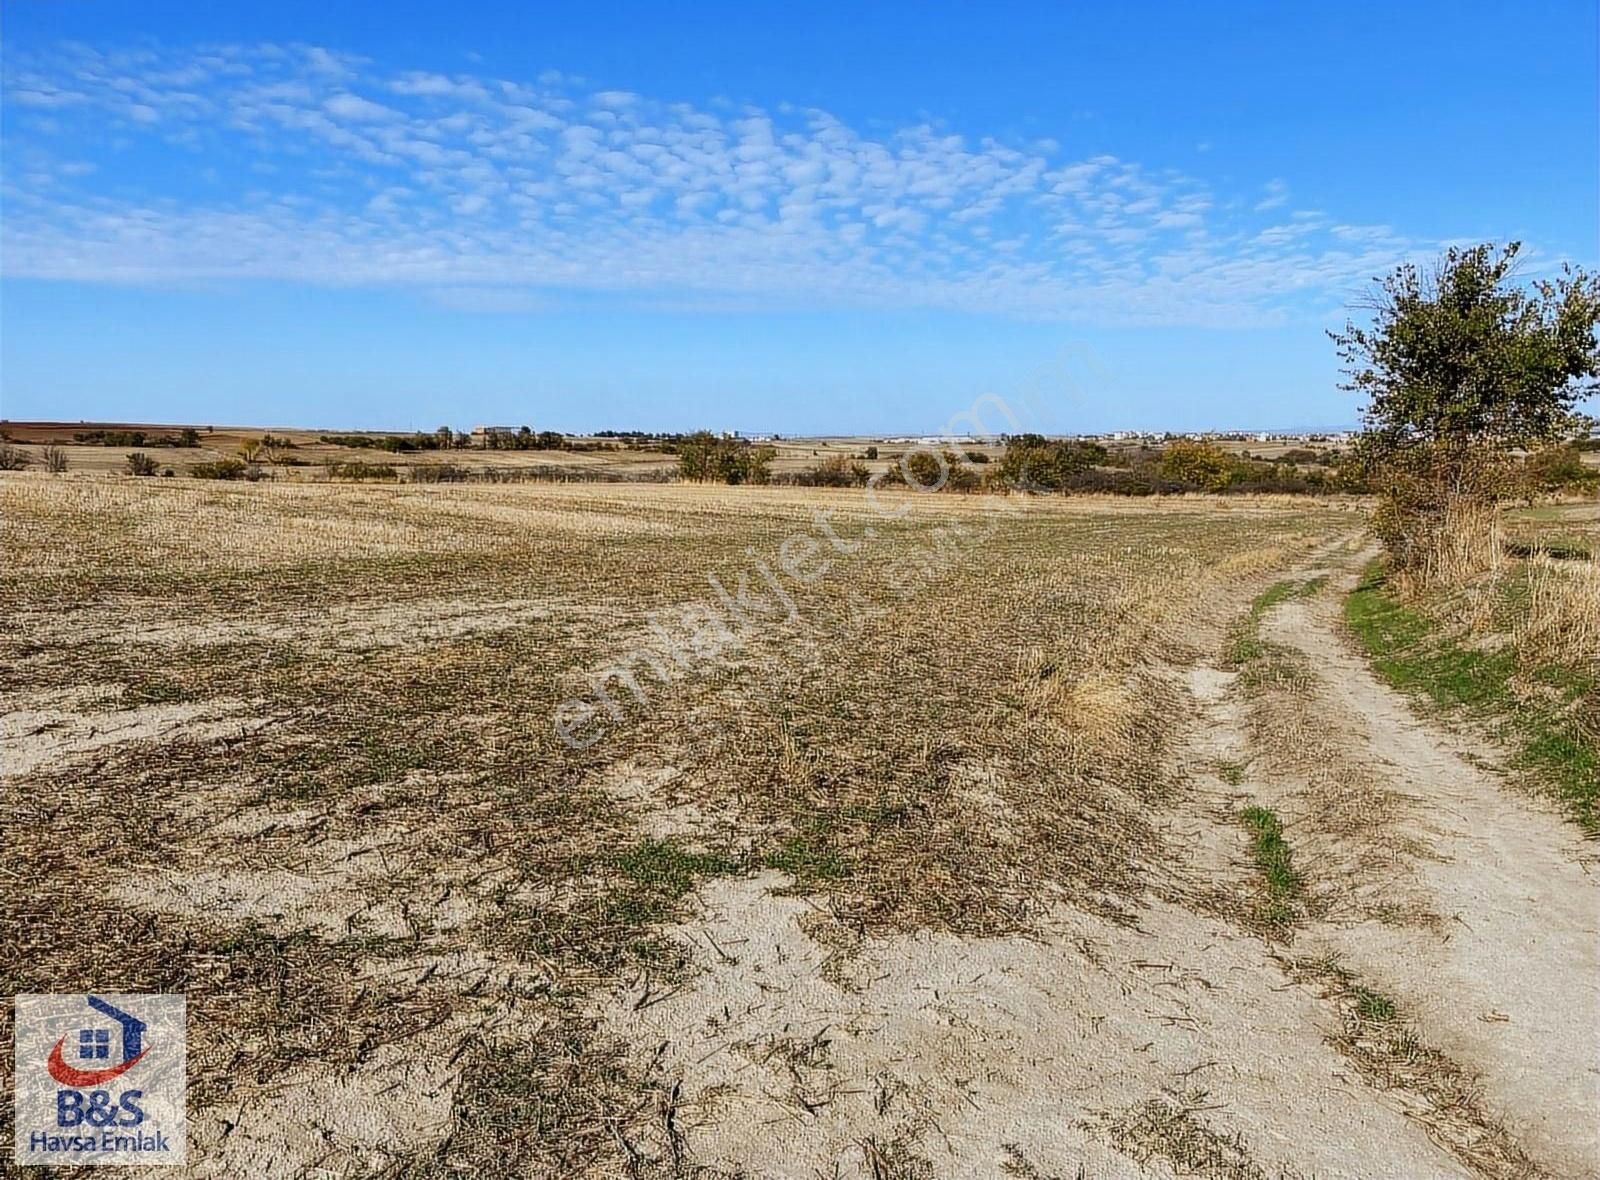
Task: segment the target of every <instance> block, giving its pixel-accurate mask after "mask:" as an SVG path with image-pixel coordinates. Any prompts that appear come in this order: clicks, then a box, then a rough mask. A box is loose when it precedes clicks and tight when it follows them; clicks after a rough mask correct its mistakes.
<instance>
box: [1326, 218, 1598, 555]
mask: <svg viewBox="0 0 1600 1180" xmlns="http://www.w3.org/2000/svg"><path fill="white" fill-rule="evenodd" d="M1520 249H1521V247H1520V244H1519V243H1517V242H1512V243H1510V244H1508V245H1506V246H1505V247H1503V248H1500V249H1496V248H1495V247H1494V246H1493V245H1490V244H1485V245H1480V246H1473V247H1470V248H1466V249H1462V248H1451V249H1450V250H1448V251H1446V253H1445V254H1444V256H1443V257H1442V258H1441V259H1440V260H1439V261H1438V262H1437V263H1436V264H1435V265H1434V266H1433V267H1432V268H1428V269H1424V268H1421V267H1418V266H1416V265H1415V264H1412V263H1407V264H1405V265H1403V266H1401V267H1399V268H1398V269H1396V270H1395V271H1394V272H1393V273H1391V274H1390V275H1389V276H1388V277H1387V278H1385V279H1382V280H1380V281H1379V282H1378V283H1377V285H1376V287H1375V288H1374V290H1373V292H1372V294H1371V296H1370V297H1369V298H1368V299H1367V301H1366V302H1365V304H1364V306H1365V308H1366V310H1368V311H1369V312H1370V313H1371V317H1372V319H1371V323H1370V325H1368V326H1366V327H1360V326H1357V325H1356V324H1354V323H1346V325H1345V329H1344V331H1343V332H1330V333H1329V335H1330V337H1331V338H1332V339H1333V342H1334V344H1335V346H1336V347H1337V349H1338V352H1339V357H1340V359H1341V360H1342V361H1343V362H1344V364H1345V375H1346V378H1347V380H1346V382H1345V384H1344V386H1343V388H1345V389H1348V390H1352V391H1354V392H1357V393H1360V394H1363V395H1365V397H1366V399H1367V404H1366V406H1365V407H1364V409H1363V411H1362V414H1363V419H1364V430H1363V432H1362V436H1361V438H1360V440H1359V442H1358V445H1357V448H1356V458H1357V461H1358V466H1359V469H1360V473H1361V475H1362V476H1363V477H1364V478H1365V479H1366V480H1367V481H1368V482H1369V483H1370V484H1371V485H1372V486H1373V487H1374V488H1375V489H1376V490H1377V491H1378V492H1379V495H1380V502H1379V509H1378V514H1377V518H1376V524H1377V528H1378V533H1379V536H1380V538H1381V539H1382V540H1383V541H1384V543H1385V545H1386V546H1387V548H1388V549H1389V552H1390V556H1391V559H1392V560H1394V562H1395V563H1396V564H1397V565H1398V566H1400V567H1401V568H1403V569H1408V570H1413V571H1415V570H1418V569H1419V568H1421V567H1423V566H1425V565H1426V564H1427V563H1428V561H1429V559H1430V556H1431V555H1433V554H1434V553H1436V551H1437V549H1438V546H1439V544H1440V542H1441V541H1444V540H1448V541H1450V542H1451V543H1452V544H1455V545H1456V546H1457V548H1459V544H1458V543H1459V540H1460V538H1459V537H1457V536H1451V535H1450V534H1452V532H1453V531H1458V530H1459V529H1460V528H1461V527H1465V526H1463V525H1461V524H1460V523H1459V522H1460V521H1465V520H1469V519H1470V520H1475V521H1483V520H1486V519H1491V517H1490V516H1489V515H1488V514H1487V513H1486V512H1485V511H1484V506H1485V505H1492V504H1493V502H1494V501H1495V500H1496V499H1498V498H1500V497H1501V496H1502V495H1504V494H1506V492H1507V491H1509V490H1510V489H1511V487H1512V486H1513V481H1512V480H1511V478H1510V472H1511V460H1512V453H1513V452H1515V451H1518V450H1533V449H1536V448H1539V447H1542V446H1547V445H1549V444H1552V443H1559V442H1562V441H1565V440H1567V439H1570V438H1572V437H1574V436H1575V435H1576V434H1577V433H1578V432H1579V431H1580V430H1581V429H1582V428H1583V427H1584V425H1585V424H1586V422H1587V419H1586V418H1585V417H1584V416H1583V415H1582V414H1580V413H1579V412H1578V407H1579V405H1580V403H1581V402H1582V400H1583V399H1584V398H1585V397H1586V396H1588V395H1589V394H1590V393H1592V392H1593V391H1594V390H1595V389H1596V388H1597V387H1600V383H1597V380H1596V379H1597V378H1600V342H1597V341H1596V338H1595V329H1596V325H1597V324H1600V277H1596V278H1592V277H1590V276H1588V275H1585V274H1584V273H1583V272H1582V271H1580V270H1573V269H1572V268H1570V267H1564V268H1563V270H1562V272H1561V274H1560V276H1559V277H1557V278H1554V279H1547V280H1541V281H1538V282H1533V283H1518V282H1517V281H1516V275H1515V264H1516V259H1517V255H1518V253H1519V251H1520Z"/></svg>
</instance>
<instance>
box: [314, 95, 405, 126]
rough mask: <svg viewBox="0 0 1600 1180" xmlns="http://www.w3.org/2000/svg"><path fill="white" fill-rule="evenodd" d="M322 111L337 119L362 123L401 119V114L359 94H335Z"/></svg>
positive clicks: (323, 106)
mask: <svg viewBox="0 0 1600 1180" xmlns="http://www.w3.org/2000/svg"><path fill="white" fill-rule="evenodd" d="M322 109H323V110H325V111H327V112H328V114H330V115H332V116H333V117H334V118H336V119H354V120H356V121H358V122H362V123H381V122H385V121H387V120H390V119H398V118H399V117H400V115H399V112H397V111H394V110H391V109H390V108H389V107H386V106H384V105H383V104H382V103H376V102H373V101H372V100H371V99H366V98H362V97H361V96H360V95H358V94H335V95H334V96H333V97H332V98H329V99H328V100H326V101H325V102H324V103H323V104H322Z"/></svg>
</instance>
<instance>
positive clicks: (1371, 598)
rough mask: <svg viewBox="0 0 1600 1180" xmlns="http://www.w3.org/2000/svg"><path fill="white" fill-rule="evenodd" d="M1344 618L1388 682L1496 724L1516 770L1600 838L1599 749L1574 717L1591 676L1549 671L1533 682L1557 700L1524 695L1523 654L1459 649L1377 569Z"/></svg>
mask: <svg viewBox="0 0 1600 1180" xmlns="http://www.w3.org/2000/svg"><path fill="white" fill-rule="evenodd" d="M1344 615H1345V621H1346V622H1347V623H1348V624H1349V625H1350V629H1351V630H1352V631H1353V632H1355V635H1356V637H1357V638H1358V639H1359V640H1360V641H1361V644H1362V646H1363V647H1365V649H1366V651H1367V654H1368V656H1369V657H1371V659H1372V665H1373V668H1374V669H1375V670H1376V671H1377V673H1378V675H1379V676H1381V677H1383V679H1384V680H1385V681H1387V682H1388V683H1389V684H1390V685H1392V686H1393V687H1395V688H1398V689H1401V690H1402V691H1405V692H1411V693H1415V694H1418V695H1420V696H1423V697H1425V698H1426V699H1428V700H1429V701H1431V702H1432V703H1433V704H1434V705H1435V706H1436V707H1438V708H1439V709H1441V710H1444V711H1446V712H1450V711H1461V712H1465V713H1467V714H1469V715H1471V716H1473V717H1475V718H1477V719H1480V720H1485V721H1489V722H1491V723H1493V724H1494V725H1495V726H1496V727H1497V728H1498V730H1499V732H1500V734H1501V736H1502V738H1503V740H1505V741H1506V742H1507V744H1508V745H1510V746H1511V748H1512V750H1513V753H1514V756H1515V764H1516V766H1517V767H1518V768H1520V769H1523V770H1527V771H1529V772H1531V773H1532V774H1533V776H1534V777H1535V778H1536V779H1537V780H1538V781H1540V782H1541V783H1543V784H1545V785H1546V786H1548V787H1549V788H1550V789H1551V790H1553V791H1554V792H1555V794H1556V795H1557V796H1558V797H1559V798H1560V799H1561V800H1562V801H1563V802H1564V803H1565V804H1566V805H1567V808H1568V810H1569V811H1570V813H1571V814H1572V816H1573V818H1574V819H1575V820H1577V822H1578V823H1580V824H1582V825H1583V827H1584V828H1586V829H1587V830H1589V831H1591V832H1593V831H1600V749H1597V748H1596V744H1595V740H1594V738H1593V736H1592V735H1590V734H1588V733H1586V732H1585V730H1584V729H1583V727H1582V725H1581V724H1580V722H1579V721H1577V720H1576V719H1575V718H1573V717H1572V716H1571V714H1570V711H1569V707H1570V706H1571V705H1573V703H1574V702H1577V701H1578V700H1580V698H1582V697H1584V696H1586V695H1588V694H1591V693H1593V692H1594V690H1595V682H1594V678H1593V676H1592V675H1590V674H1588V673H1586V672H1584V671H1582V670H1580V669H1577V668H1570V667H1565V666H1559V665H1546V666H1544V667H1541V668H1540V669H1538V670H1537V672H1536V673H1535V674H1534V676H1533V679H1534V680H1535V681H1536V682H1538V683H1540V684H1542V685H1545V686H1546V687H1548V688H1550V689H1552V690H1553V693H1552V694H1551V695H1552V699H1549V700H1533V699H1529V698H1528V697H1526V696H1523V695H1519V693H1518V692H1517V689H1516V684H1515V681H1514V677H1515V674H1516V671H1517V655H1516V652H1515V651H1513V650H1511V649H1510V648H1504V649H1501V650H1499V651H1479V650H1476V649H1474V648H1468V647H1464V646H1462V645H1461V644H1459V643H1457V642H1455V641H1454V640H1453V639H1451V638H1450V637H1449V636H1448V635H1446V634H1444V633H1443V631H1442V628H1441V627H1440V626H1439V624H1438V623H1436V622H1435V621H1434V620H1433V619H1432V618H1430V617H1429V616H1428V615H1427V614H1426V613H1424V612H1423V611H1422V610H1419V609H1417V608H1416V607H1413V606H1409V605H1407V604H1406V603H1403V602H1401V601H1400V600H1399V598H1398V597H1397V596H1396V595H1395V594H1394V593H1393V592H1392V591H1391V590H1390V588H1389V586H1388V585H1387V583H1386V581H1385V578H1384V571H1383V567H1382V565H1381V563H1377V562H1374V563H1373V565H1371V566H1369V567H1368V569H1367V572H1366V576H1365V577H1363V579H1362V581H1361V584H1360V585H1359V586H1358V587H1357V588H1356V589H1355V590H1354V591H1352V592H1351V594H1350V596H1349V597H1348V598H1347V599H1346V600H1345V608H1344Z"/></svg>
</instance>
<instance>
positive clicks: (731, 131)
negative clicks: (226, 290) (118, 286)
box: [3, 45, 1431, 326]
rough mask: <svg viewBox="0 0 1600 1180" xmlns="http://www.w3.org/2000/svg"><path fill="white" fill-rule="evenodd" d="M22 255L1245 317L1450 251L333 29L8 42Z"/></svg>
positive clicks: (632, 296) (447, 286)
mask: <svg viewBox="0 0 1600 1180" xmlns="http://www.w3.org/2000/svg"><path fill="white" fill-rule="evenodd" d="M6 66H7V69H6V73H5V86H4V93H3V99H4V105H5V115H6V120H7V128H8V139H9V140H10V144H9V147H10V150H9V151H8V152H7V153H6V158H5V161H4V172H3V183H4V197H5V203H6V216H5V224H4V228H3V235H4V236H3V247H4V255H3V267H4V273H5V274H6V275H8V276H12V277H29V278H42V279H56V280H75V281H82V282H98V283H124V284H151V285H158V284H184V283H196V282H210V281H216V280H228V281H239V280H251V279H256V280H276V281H287V282H294V283H303V284H317V285H327V286H386V287H394V286H402V287H409V288H413V289H415V290H417V291H419V292H422V293H426V294H428V295H430V296H437V297H438V298H439V299H440V301H441V302H442V303H445V304H446V305H449V306H454V307H467V308H472V307H483V308H489V309H493V308H501V307H513V308H516V307H527V308H542V307H547V306H553V305H557V304H559V301H560V300H561V299H563V298H570V297H587V296H600V295H606V296H613V297H615V296H621V297H625V298H627V299H629V300H632V301H635V302H637V303H640V304H642V305H647V306H662V307H684V306H697V307H704V306H715V307H722V308H758V309H762V308H806V309H815V308H870V309H917V308H926V309H946V310H956V311H965V312H980V313H998V314H1003V315H1011V316H1018V317H1026V318H1047V319H1068V320H1079V321H1092V322H1097V323H1111V324H1196V325H1209V326H1239V325H1248V324H1257V323H1274V322H1282V321H1284V320H1285V319H1286V318H1295V317H1300V316H1316V315H1323V314H1326V312H1327V311H1328V309H1330V308H1332V307H1336V306H1337V305H1338V304H1340V303H1342V302H1343V301H1344V300H1345V298H1346V296H1347V295H1348V293H1349V291H1350V289H1351V288H1352V287H1354V286H1356V285H1358V284H1360V283H1362V282H1363V281H1364V280H1365V279H1367V278H1368V277H1369V276H1371V275H1372V274H1375V273H1378V272H1380V271H1382V270H1384V269H1386V268H1388V267H1389V266H1391V265H1392V264H1393V263H1394V262H1395V261H1396V260H1397V259H1399V258H1401V257H1404V256H1409V255H1412V254H1414V253H1416V252H1418V251H1420V250H1425V249H1428V248H1431V243H1424V242H1416V241H1411V240H1407V239H1405V238H1403V237H1401V236H1400V235H1399V234H1397V233H1396V232H1394V231H1392V230H1390V229H1389V228H1388V227H1385V226H1370V225H1349V224H1341V223H1340V222H1339V221H1338V220H1337V219H1336V218H1334V217H1332V216H1329V215H1327V214H1325V213H1322V212H1318V211H1310V210H1302V209H1296V208H1295V206H1294V201H1293V199H1292V194H1291V191H1290V188H1289V186H1288V185H1287V184H1286V183H1285V182H1284V181H1283V180H1282V179H1279V178H1264V179H1263V180H1262V181H1261V183H1260V184H1259V185H1257V186H1255V187H1254V188H1253V189H1250V190H1240V191H1236V192H1226V193H1224V192H1218V191H1215V190H1214V189H1213V188H1211V187H1209V186H1208V185H1207V184H1206V183H1204V182H1203V181H1202V180H1201V179H1199V178H1196V177H1194V176H1191V175H1186V174H1183V173H1181V172H1178V171H1175V170H1172V169H1168V168H1152V167H1147V166H1144V165H1141V164H1140V163H1138V162H1134V161H1129V160H1125V159H1120V158H1118V157H1115V156H1112V155H1106V154H1097V155H1091V156H1088V157H1086V158H1073V157H1072V154H1071V152H1070V149H1069V148H1063V147H1062V146H1061V145H1059V144H1057V143H1055V142H1053V141H1049V140H1041V141H1035V142H1031V143H1006V142H1002V141H1000V140H998V139H994V138H982V139H977V140H973V139H971V138H970V137H967V136H962V135H956V134H950V133H948V132H947V131H944V130H941V129H940V128H937V127H934V126H930V125H928V124H917V125H910V126H905V127H902V128H900V129H898V130H895V131H893V132H890V133H883V134H874V135H868V134H864V133H863V132H862V131H860V130H857V129H855V128H852V127H851V126H849V125H847V124H846V123H845V122H843V121H841V120H840V119H838V118H836V117H834V116H833V115H831V114H829V113H828V112H827V111H824V110H818V109H815V108H801V107H793V106H789V105H780V106H777V107H775V108H773V109H761V108H757V107H752V106H747V105H740V104H733V103H728V102H724V101H715V102H707V103H704V104H701V105H698V106H696V105H689V104H684V103H668V102H660V101H656V100H654V99H651V98H649V97H647V96H644V95H639V94H635V93H632V92H629V91H624V90H615V89H595V88H593V87H591V86H589V85H587V84H586V83H585V82H584V81H583V80H582V79H578V78H570V77H564V76H562V75H560V74H558V73H554V72H547V73H545V74H542V75H540V76H539V77H537V78H532V79H523V80H508V79H500V78H491V77H483V76H477V75H474V74H470V73H458V74H439V73H426V72H416V71H406V72H392V71H385V70H383V69H381V68H379V67H377V66H375V65H374V63H372V62H370V61H368V60H366V59H362V58H358V57H353V56H349V55H345V54H341V53H336V52H333V51H330V50H327V49H323V48H319V47H312V46H301V45H293V46H285V45H252V46H239V45H225V46H214V47H208V48H202V49H182V50H179V49H171V48H148V47H147V48H141V49H137V50H120V51H106V50H100V49H94V48H91V47H88V46H82V45H66V46H61V47H57V48H55V49H52V50H50V51H48V52H46V53H33V54H18V53H11V54H8V58H7V62H6Z"/></svg>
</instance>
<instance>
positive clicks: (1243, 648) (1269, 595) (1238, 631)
mask: <svg viewBox="0 0 1600 1180" xmlns="http://www.w3.org/2000/svg"><path fill="white" fill-rule="evenodd" d="M1327 581H1328V579H1327V578H1326V577H1316V578H1311V579H1309V580H1307V581H1304V582H1297V581H1293V580H1290V579H1285V580H1284V581H1281V582H1274V583H1273V584H1272V585H1270V586H1268V587H1267V588H1266V589H1265V590H1263V591H1262V592H1261V593H1260V594H1258V595H1256V596H1255V598H1254V599H1253V600H1252V601H1251V603H1250V613H1249V614H1247V615H1246V616H1245V617H1244V619H1243V620H1242V621H1241V622H1240V623H1239V625H1238V626H1237V627H1236V628H1234V631H1233V635H1232V637H1231V638H1230V639H1229V641H1228V660H1229V662H1230V663H1232V664H1233V665H1234V666H1235V667H1240V668H1242V667H1244V666H1245V665H1246V664H1249V663H1253V662H1254V661H1256V660H1259V659H1261V657H1263V656H1265V655H1266V654H1267V652H1268V650H1269V647H1270V645H1269V644H1267V643H1266V642H1265V641H1264V640H1263V639H1262V638H1261V620H1262V619H1264V618H1266V616H1267V612H1268V611H1269V610H1271V609H1272V608H1273V607H1275V606H1277V605H1278V604H1279V603H1283V602H1288V601H1289V600H1290V599H1293V598H1310V597H1311V596H1312V595H1313V594H1315V593H1316V592H1317V591H1318V590H1320V589H1322V587H1323V586H1324V585H1326V584H1327Z"/></svg>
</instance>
